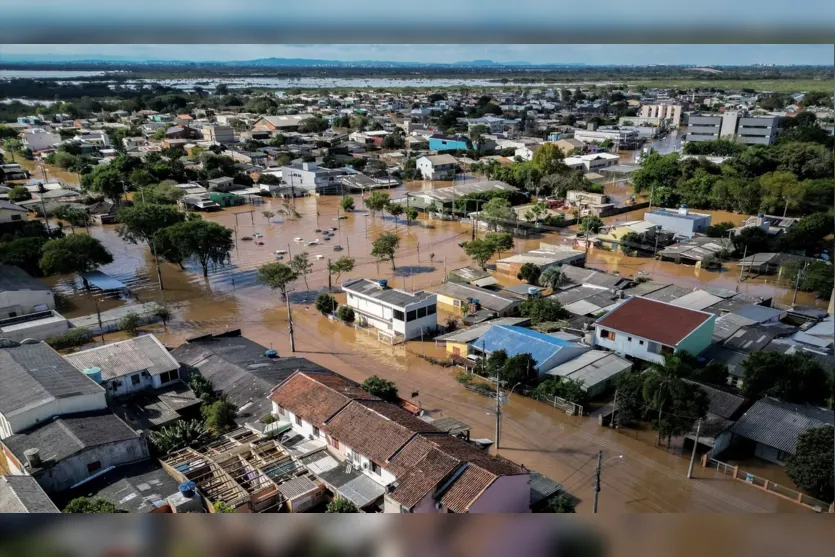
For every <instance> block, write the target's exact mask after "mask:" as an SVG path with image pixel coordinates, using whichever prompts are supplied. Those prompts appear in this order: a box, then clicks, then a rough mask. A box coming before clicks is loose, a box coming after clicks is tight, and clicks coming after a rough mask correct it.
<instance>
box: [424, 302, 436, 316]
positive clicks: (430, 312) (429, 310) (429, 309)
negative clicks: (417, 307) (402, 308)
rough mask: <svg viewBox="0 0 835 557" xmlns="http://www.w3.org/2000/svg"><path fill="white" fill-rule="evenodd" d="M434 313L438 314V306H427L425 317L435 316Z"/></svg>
mask: <svg viewBox="0 0 835 557" xmlns="http://www.w3.org/2000/svg"><path fill="white" fill-rule="evenodd" d="M436 313H438V306H436V305H435V304H432V305H431V306H427V308H426V315H435V314H436Z"/></svg>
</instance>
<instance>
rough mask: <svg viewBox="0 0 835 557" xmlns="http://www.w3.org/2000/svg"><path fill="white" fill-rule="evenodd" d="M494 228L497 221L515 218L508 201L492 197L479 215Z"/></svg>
mask: <svg viewBox="0 0 835 557" xmlns="http://www.w3.org/2000/svg"><path fill="white" fill-rule="evenodd" d="M480 216H482V217H484V218H485V219H486V220H487V221H488V222H491V223H492V224H493V226H494V227H495V226H496V225H497V224H498V222H499V221H511V220H514V218H515V217H516V215H515V213H514V212H513V207H512V206H511V205H510V201H508V200H506V199H503V198H501V197H494V198H493V199H491V200H490V201H488V202H487V203H485V204H484V206H483V207H482V208H481V215H480Z"/></svg>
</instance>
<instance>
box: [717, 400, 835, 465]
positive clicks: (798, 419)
mask: <svg viewBox="0 0 835 557" xmlns="http://www.w3.org/2000/svg"><path fill="white" fill-rule="evenodd" d="M827 424H829V425H833V424H835V418H833V413H832V410H826V409H824V408H817V407H815V406H809V405H800V404H791V403H788V402H782V401H779V400H776V399H773V398H763V399H760V400H758V401H757V402H756V403H754V406H752V407H751V408H750V409H749V410H748V411H747V412H746V413H745V414H743V415H742V417H741V418H740V419H739V421H737V422H736V424H734V426H733V427H732V428H731V431H732V432H733V433H734V434H735V435H739V436H740V437H744V438H745V439H750V440H752V441H756V442H757V443H762V444H763V445H767V446H769V447H774V448H775V449H779V450H781V451H783V452H787V453H789V454H794V450H795V446H796V445H797V438H798V437H799V436H800V434H801V433H803V432H805V431H807V430H809V429H813V428H817V427H823V426H825V425H827Z"/></svg>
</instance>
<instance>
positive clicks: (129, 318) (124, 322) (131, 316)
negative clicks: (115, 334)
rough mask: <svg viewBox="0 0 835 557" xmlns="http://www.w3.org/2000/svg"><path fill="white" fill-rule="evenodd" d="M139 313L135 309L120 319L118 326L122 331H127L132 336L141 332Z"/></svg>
mask: <svg viewBox="0 0 835 557" xmlns="http://www.w3.org/2000/svg"><path fill="white" fill-rule="evenodd" d="M139 325H140V323H139V314H138V313H136V312H135V311H129V312H127V313H126V314H125V315H123V316H122V318H121V319H119V323H118V324H117V327H118V329H119V330H120V331H125V332H126V333H127V334H129V335H130V336H132V337H135V336H136V335H138V334H139Z"/></svg>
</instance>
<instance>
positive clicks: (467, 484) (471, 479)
mask: <svg viewBox="0 0 835 557" xmlns="http://www.w3.org/2000/svg"><path fill="white" fill-rule="evenodd" d="M495 480H496V476H495V475H493V474H491V473H490V472H488V471H487V470H485V469H483V468H480V467H478V466H469V467H467V469H466V470H464V473H463V474H461V476H459V477H458V478H457V479H456V480H455V483H453V484H452V486H450V488H449V489H447V490H446V492H445V493H444V494H443V495H441V504H442V505H444V506H445V507H447V508H448V509H449V510H451V511H452V512H454V513H465V512H467V511H469V510H470V505H472V504H473V502H474V501H475V500H476V499H478V497H479V495H481V494H482V493H484V490H485V489H487V488H488V487H490V484H492V483H493V482H494V481H495Z"/></svg>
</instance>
